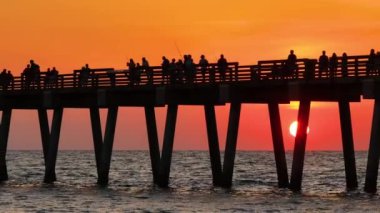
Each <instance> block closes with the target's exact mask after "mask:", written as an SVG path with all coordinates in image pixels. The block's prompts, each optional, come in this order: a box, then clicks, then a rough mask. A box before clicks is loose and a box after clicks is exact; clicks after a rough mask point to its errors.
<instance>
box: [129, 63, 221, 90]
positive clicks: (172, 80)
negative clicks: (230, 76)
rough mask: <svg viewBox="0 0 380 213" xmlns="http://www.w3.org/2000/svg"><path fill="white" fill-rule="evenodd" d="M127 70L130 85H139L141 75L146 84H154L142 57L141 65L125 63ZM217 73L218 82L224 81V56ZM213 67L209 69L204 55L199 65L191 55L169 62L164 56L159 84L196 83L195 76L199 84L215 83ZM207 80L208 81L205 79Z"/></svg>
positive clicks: (150, 72) (152, 73) (151, 74)
mask: <svg viewBox="0 0 380 213" xmlns="http://www.w3.org/2000/svg"><path fill="white" fill-rule="evenodd" d="M127 67H128V70H127V71H126V73H125V74H126V76H127V78H128V80H129V82H130V85H132V86H133V85H139V84H140V83H141V79H142V78H141V77H142V75H146V79H147V84H153V83H154V79H155V78H154V72H153V68H152V67H150V66H149V62H148V60H147V59H146V58H145V57H143V58H142V61H141V64H140V63H135V61H134V60H133V59H130V60H129V62H127ZM216 67H217V71H218V72H219V76H220V81H225V80H226V72H227V71H228V62H227V60H226V58H225V57H224V55H221V56H220V58H219V60H218V62H217V65H216ZM215 72H216V70H215V67H211V66H210V64H209V62H208V60H207V59H206V57H205V56H204V55H201V57H200V60H199V63H198V64H196V63H195V62H194V59H193V57H192V56H191V55H184V56H183V59H178V60H176V59H175V58H173V59H172V60H169V59H168V58H166V57H165V56H163V57H162V63H161V73H159V74H160V75H161V76H159V77H160V78H161V82H156V83H161V84H192V83H194V82H195V81H196V77H197V74H198V73H200V75H201V76H202V78H201V82H207V80H208V81H210V82H212V81H215ZM207 78H208V79H207Z"/></svg>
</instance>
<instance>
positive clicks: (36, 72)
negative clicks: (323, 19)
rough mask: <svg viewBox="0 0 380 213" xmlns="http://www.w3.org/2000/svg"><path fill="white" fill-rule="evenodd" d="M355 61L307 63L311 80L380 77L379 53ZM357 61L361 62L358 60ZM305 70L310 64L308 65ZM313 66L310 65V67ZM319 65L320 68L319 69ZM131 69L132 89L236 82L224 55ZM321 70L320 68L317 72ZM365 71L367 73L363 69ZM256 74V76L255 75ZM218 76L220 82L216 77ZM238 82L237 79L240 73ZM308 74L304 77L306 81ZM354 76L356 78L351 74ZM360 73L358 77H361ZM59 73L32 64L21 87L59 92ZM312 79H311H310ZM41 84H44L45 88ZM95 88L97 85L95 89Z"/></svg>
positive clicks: (286, 70)
mask: <svg viewBox="0 0 380 213" xmlns="http://www.w3.org/2000/svg"><path fill="white" fill-rule="evenodd" d="M352 59H353V58H351V59H350V60H351V61H350V62H349V57H348V56H347V54H346V53H343V54H342V56H341V57H338V56H337V54H336V53H333V54H332V55H331V57H328V56H327V54H326V51H322V55H321V56H320V57H319V59H318V61H317V64H315V62H313V61H316V60H307V61H308V62H312V63H313V64H312V67H313V68H312V70H313V73H311V74H310V73H309V75H308V76H310V78H335V77H338V76H340V77H348V76H349V72H348V65H350V64H351V65H352V63H355V72H358V66H361V67H363V66H364V65H363V63H365V67H366V76H371V75H376V76H378V75H380V52H376V51H375V50H374V49H371V51H370V54H369V55H368V60H367V61H366V62H360V64H359V62H358V60H356V61H355V62H353V61H352ZM356 59H357V58H356ZM304 65H305V70H306V67H307V66H308V65H307V62H305V64H304ZM309 65H310V64H309ZM316 65H317V66H316ZM298 66H299V65H298V59H297V56H296V55H295V53H294V51H293V50H290V54H289V55H288V58H287V59H286V60H283V61H276V62H273V65H272V68H271V71H272V72H271V74H270V75H271V76H272V77H271V78H272V79H289V78H290V79H293V78H298V70H299V67H298ZM127 67H128V69H127V70H125V71H123V73H124V74H125V76H126V77H127V79H128V82H129V83H128V84H129V85H131V86H134V85H140V84H141V80H142V75H145V79H146V81H145V82H144V83H145V84H147V85H152V84H172V85H176V84H193V83H195V82H197V83H208V82H209V83H213V82H216V81H217V80H218V81H219V82H225V81H226V79H227V76H228V74H229V76H230V80H232V78H233V73H232V72H233V71H232V69H231V68H230V67H229V63H228V62H227V59H226V58H225V57H224V55H223V54H221V55H220V58H219V59H218V61H217V63H215V64H210V63H209V62H208V60H207V59H206V57H205V56H204V55H201V56H200V59H199V61H198V63H195V62H194V59H193V57H192V56H191V55H184V56H183V59H178V60H177V59H175V58H173V59H171V60H169V59H167V58H166V57H165V56H163V57H162V63H161V67H160V68H161V69H160V72H154V69H155V67H151V66H150V65H149V62H148V60H147V59H146V58H145V57H143V58H142V60H141V63H139V62H137V63H135V61H134V60H133V59H130V60H129V61H128V62H127ZM316 67H317V68H316ZM258 69H260V68H258V67H257V66H252V68H251V78H252V79H262V76H259V75H260V74H259V71H258ZM361 70H363V69H362V68H361ZM252 72H253V74H252ZM217 74H218V77H219V78H218V79H217V78H216V75H217ZM235 74H236V79H237V73H235ZM307 74H308V73H305V75H304V77H305V78H306V75H307ZM350 75H352V74H350ZM357 75H358V73H355V76H357ZM74 76H75V77H74V82H75V84H77V86H78V87H86V86H88V81H89V80H90V79H93V78H94V76H95V72H94V70H91V69H90V67H89V65H88V64H86V65H85V66H83V67H82V69H81V70H80V71H79V75H76V74H75V73H74ZM107 76H108V77H109V79H110V84H111V86H116V72H115V71H114V70H113V69H109V70H107ZM58 77H59V72H58V70H57V69H56V68H55V67H53V68H51V69H50V68H48V69H47V71H46V72H43V73H42V74H41V71H40V66H39V65H38V64H37V63H35V62H34V60H30V63H29V64H27V66H26V68H25V69H24V70H23V72H22V75H21V83H22V84H21V85H22V88H23V89H26V90H28V89H35V88H38V89H40V88H41V86H42V85H43V88H44V89H45V88H55V87H58ZM307 78H309V77H307ZM41 81H42V83H43V84H41ZM12 82H14V77H13V75H12V73H11V71H9V70H6V69H4V70H3V71H2V72H1V73H0V87H1V89H2V90H8V89H9V86H10V85H12ZM93 86H94V85H93Z"/></svg>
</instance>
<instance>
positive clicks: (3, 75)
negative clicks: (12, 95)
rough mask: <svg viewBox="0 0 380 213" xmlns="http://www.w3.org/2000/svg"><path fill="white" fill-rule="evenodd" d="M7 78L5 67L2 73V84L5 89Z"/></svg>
mask: <svg viewBox="0 0 380 213" xmlns="http://www.w3.org/2000/svg"><path fill="white" fill-rule="evenodd" d="M6 78H7V70H6V69H3V71H2V72H1V73H0V85H1V87H2V89H3V90H6V86H5V85H6Z"/></svg>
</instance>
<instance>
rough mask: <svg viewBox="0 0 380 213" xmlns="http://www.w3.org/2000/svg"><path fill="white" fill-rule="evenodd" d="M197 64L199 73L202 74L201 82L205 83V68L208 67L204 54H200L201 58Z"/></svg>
mask: <svg viewBox="0 0 380 213" xmlns="http://www.w3.org/2000/svg"><path fill="white" fill-rule="evenodd" d="M199 66H200V69H201V74H202V82H203V83H205V82H206V73H207V69H208V61H207V59H206V58H205V56H204V55H201V59H200V60H199Z"/></svg>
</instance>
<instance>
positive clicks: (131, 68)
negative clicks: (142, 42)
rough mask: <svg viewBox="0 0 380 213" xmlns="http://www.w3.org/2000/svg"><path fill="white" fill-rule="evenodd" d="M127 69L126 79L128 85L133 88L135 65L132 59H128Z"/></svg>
mask: <svg viewBox="0 0 380 213" xmlns="http://www.w3.org/2000/svg"><path fill="white" fill-rule="evenodd" d="M127 67H128V79H129V82H130V85H132V86H133V85H135V81H136V64H135V62H134V61H133V59H132V58H131V59H129V62H128V63H127Z"/></svg>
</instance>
